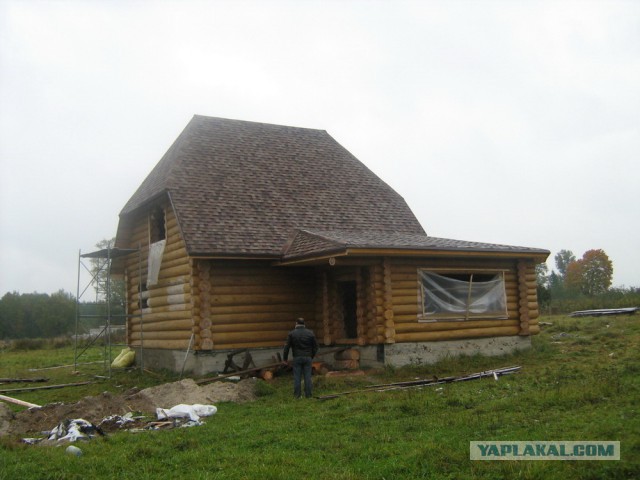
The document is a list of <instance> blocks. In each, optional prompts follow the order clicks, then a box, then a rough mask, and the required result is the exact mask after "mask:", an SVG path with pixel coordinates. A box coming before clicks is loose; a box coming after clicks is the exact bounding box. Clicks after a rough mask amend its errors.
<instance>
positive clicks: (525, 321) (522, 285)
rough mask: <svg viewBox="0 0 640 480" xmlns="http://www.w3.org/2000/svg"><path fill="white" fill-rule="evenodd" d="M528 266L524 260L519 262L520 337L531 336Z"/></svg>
mask: <svg viewBox="0 0 640 480" xmlns="http://www.w3.org/2000/svg"><path fill="white" fill-rule="evenodd" d="M527 267H528V265H527V263H526V262H525V261H523V260H518V264H517V271H518V313H519V317H520V331H519V332H518V335H520V336H528V335H531V330H530V328H529V321H530V320H531V315H530V311H529V298H528V297H529V287H528V282H527V270H528V268H527Z"/></svg>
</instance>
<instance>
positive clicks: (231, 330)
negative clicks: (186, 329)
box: [200, 260, 316, 349]
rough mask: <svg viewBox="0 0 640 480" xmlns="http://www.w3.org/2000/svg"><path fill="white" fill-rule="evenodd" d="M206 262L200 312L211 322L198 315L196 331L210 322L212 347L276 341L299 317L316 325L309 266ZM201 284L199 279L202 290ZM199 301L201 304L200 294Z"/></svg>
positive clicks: (277, 343) (279, 342)
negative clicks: (207, 270)
mask: <svg viewBox="0 0 640 480" xmlns="http://www.w3.org/2000/svg"><path fill="white" fill-rule="evenodd" d="M209 264H210V274H209V289H210V295H209V307H208V309H207V312H208V314H207V315H204V313H203V314H202V318H203V319H205V318H209V319H210V322H211V324H210V326H209V325H208V324H206V323H205V324H203V320H201V321H200V326H201V329H200V333H201V335H202V334H203V333H204V332H205V331H206V330H205V329H204V328H202V327H203V326H206V327H207V328H208V331H209V332H210V335H211V339H212V342H213V348H214V349H232V348H255V347H280V346H282V345H283V344H284V342H285V340H286V338H287V333H288V332H289V331H290V330H291V328H292V327H293V325H294V323H295V319H296V318H297V317H304V318H305V319H306V321H307V325H308V326H309V327H310V328H312V329H313V328H314V327H315V326H316V321H315V313H316V281H315V278H316V277H315V275H314V273H313V271H312V270H310V269H286V268H282V269H277V268H274V267H272V266H271V264H270V262H252V263H248V262H243V263H239V262H231V261H215V260H211V261H209ZM205 287H206V285H202V281H201V292H204V291H205ZM202 295H203V293H201V296H202ZM201 302H202V304H203V306H204V304H205V303H206V302H205V300H204V297H203V298H202V300H201ZM202 311H203V312H204V309H203V310H202ZM205 335H206V333H205Z"/></svg>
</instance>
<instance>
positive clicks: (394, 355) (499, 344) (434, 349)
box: [384, 336, 531, 367]
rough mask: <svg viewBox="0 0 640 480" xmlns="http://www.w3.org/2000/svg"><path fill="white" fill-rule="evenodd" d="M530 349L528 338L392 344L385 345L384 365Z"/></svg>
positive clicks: (491, 355) (493, 355)
mask: <svg viewBox="0 0 640 480" xmlns="http://www.w3.org/2000/svg"><path fill="white" fill-rule="evenodd" d="M527 348H531V337H520V336H513V337H491V338H470V339H465V340H451V341H445V342H424V343H394V344H391V345H385V350H384V359H385V364H386V365H390V366H393V367H401V366H403V365H425V364H431V363H436V362H438V361H439V360H442V359H444V358H447V357H457V356H460V355H469V356H471V355H475V354H481V355H485V356H488V357H495V356H499V355H506V354H508V353H513V352H515V351H516V350H525V349H527Z"/></svg>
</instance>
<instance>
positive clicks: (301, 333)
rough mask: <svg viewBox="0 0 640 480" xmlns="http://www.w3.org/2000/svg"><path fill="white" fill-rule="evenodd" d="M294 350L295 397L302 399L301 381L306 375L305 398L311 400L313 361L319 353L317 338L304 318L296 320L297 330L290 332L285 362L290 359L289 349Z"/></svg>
mask: <svg viewBox="0 0 640 480" xmlns="http://www.w3.org/2000/svg"><path fill="white" fill-rule="evenodd" d="M290 348H291V349H292V350H293V396H294V397H296V398H300V394H301V392H300V380H301V374H303V373H304V396H305V397H307V398H311V389H312V387H313V386H312V384H311V360H312V359H313V357H315V356H316V353H317V352H318V342H317V341H316V336H315V335H314V334H313V332H312V331H311V330H309V329H308V328H307V327H305V325H304V318H298V319H297V320H296V328H294V329H293V330H291V331H290V332H289V335H288V336H287V343H285V345H284V354H283V357H284V360H285V362H286V361H287V359H288V358H289V349H290Z"/></svg>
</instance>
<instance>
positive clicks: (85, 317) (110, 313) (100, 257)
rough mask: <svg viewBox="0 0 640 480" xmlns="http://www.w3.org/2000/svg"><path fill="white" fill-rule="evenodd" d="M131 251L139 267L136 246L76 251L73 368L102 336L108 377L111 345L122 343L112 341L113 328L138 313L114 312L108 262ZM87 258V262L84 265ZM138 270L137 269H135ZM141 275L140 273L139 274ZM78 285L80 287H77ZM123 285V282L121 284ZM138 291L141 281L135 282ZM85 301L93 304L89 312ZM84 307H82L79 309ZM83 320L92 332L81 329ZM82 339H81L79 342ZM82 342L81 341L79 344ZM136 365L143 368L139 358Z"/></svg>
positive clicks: (120, 344) (84, 325) (109, 375)
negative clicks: (90, 296) (91, 299)
mask: <svg viewBox="0 0 640 480" xmlns="http://www.w3.org/2000/svg"><path fill="white" fill-rule="evenodd" d="M133 253H138V270H140V269H141V264H142V261H141V257H140V249H124V248H114V247H107V248H103V249H101V250H98V251H95V252H90V253H82V251H81V250H80V251H78V283H77V290H76V325H75V342H74V370H77V369H78V363H79V362H78V360H79V359H80V357H81V356H82V355H83V354H84V353H86V352H87V350H88V349H89V348H90V347H92V346H97V345H99V340H100V339H102V340H103V345H102V346H103V349H104V353H103V361H104V363H105V370H106V371H107V375H108V378H111V363H112V361H113V355H112V349H113V348H114V347H116V348H117V347H126V346H127V345H126V344H123V343H116V342H114V341H113V333H114V330H126V328H127V322H128V319H129V318H131V317H134V316H135V317H141V315H129V314H128V312H127V310H128V309H127V307H126V306H124V310H122V311H121V312H118V309H117V308H114V307H115V305H114V295H113V278H112V277H113V275H112V263H113V261H114V260H117V259H120V258H123V257H126V256H127V255H131V254H133ZM87 262H90V265H87ZM138 273H140V272H138ZM87 274H88V275H89V277H90V279H89V280H88V281H85V282H83V281H82V280H83V278H84V277H83V275H84V276H85V277H86V275H87ZM139 278H141V275H139ZM81 287H82V290H81ZM91 287H93V291H95V301H94V302H92V303H90V304H87V303H85V302H83V298H86V296H87V295H88V293H89V292H91V291H92V290H91ZM125 288H126V286H125ZM138 288H139V291H141V290H142V285H139V287H138ZM87 305H93V307H92V308H93V311H92V312H91V313H88V312H86V308H83V307H86V306H87ZM83 310H84V311H83ZM87 323H89V324H91V325H93V326H94V327H95V326H96V325H98V327H97V328H94V334H89V332H86V331H84V330H85V327H87ZM81 340H84V342H81ZM81 343H82V344H81ZM138 363H139V365H140V368H141V369H143V362H142V358H140V359H139V361H138Z"/></svg>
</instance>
